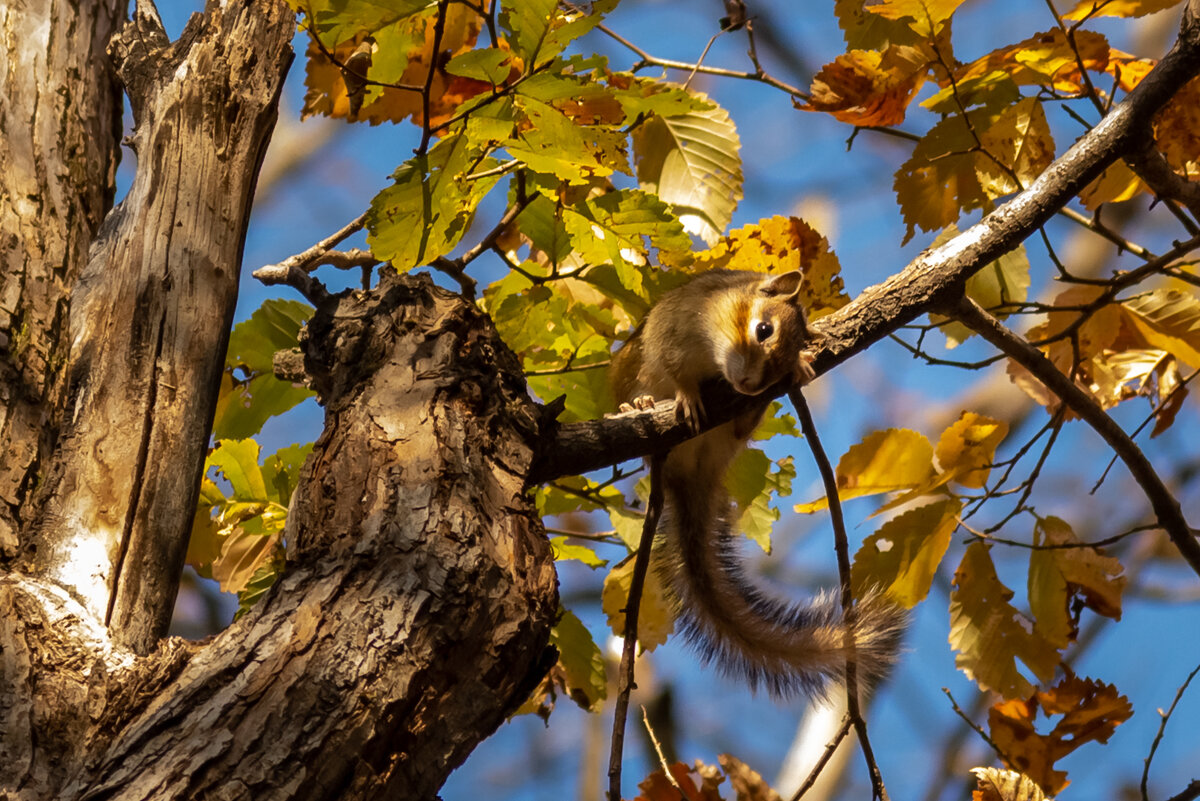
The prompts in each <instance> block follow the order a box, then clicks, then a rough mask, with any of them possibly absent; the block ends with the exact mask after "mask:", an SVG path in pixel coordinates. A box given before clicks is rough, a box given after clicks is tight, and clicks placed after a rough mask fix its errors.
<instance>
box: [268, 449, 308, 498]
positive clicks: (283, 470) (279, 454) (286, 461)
mask: <svg viewBox="0 0 1200 801" xmlns="http://www.w3.org/2000/svg"><path fill="white" fill-rule="evenodd" d="M310 453H312V443H311V442H308V443H305V444H303V445H300V444H297V445H289V446H287V447H286V448H280V449H279V450H277V451H275V453H273V454H271V455H270V456H268V457H267V458H266V459H264V460H263V464H262V476H263V484H264V485H265V486H266V487H267V488H268V496H269V497H270V498H271V500H274V501H276V502H278V503H279V504H281V505H282V506H285V507H286V506H287V505H288V503H289V502H290V501H291V499H292V492H293V491H294V490H295V489H296V485H297V484H298V483H299V480H300V468H301V467H303V466H304V460H305V459H307V458H308V455H309V454H310Z"/></svg>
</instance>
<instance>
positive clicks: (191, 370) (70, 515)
mask: <svg viewBox="0 0 1200 801" xmlns="http://www.w3.org/2000/svg"><path fill="white" fill-rule="evenodd" d="M293 32H294V14H293V12H292V11H291V9H290V8H289V7H288V6H287V5H286V4H284V3H283V2H282V1H281V0H261V2H255V1H254V0H237V1H236V2H226V3H220V4H218V3H210V4H209V6H208V9H207V11H206V13H205V14H204V15H194V16H193V17H192V19H191V21H190V22H189V23H188V26H187V28H186V29H185V30H184V32H183V34H182V35H181V36H180V38H179V40H178V41H177V42H175V43H174V44H170V43H169V42H168V41H167V36H166V34H165V33H164V32H163V30H162V27H161V23H160V22H159V21H158V17H157V14H156V13H155V12H154V9H153V6H152V5H150V4H149V3H147V2H139V3H138V7H137V11H136V13H135V15H134V19H133V20H132V21H131V22H130V23H129V24H128V25H127V26H126V27H125V28H124V29H123V30H122V31H121V34H120V35H119V36H118V37H116V38H115V39H114V40H113V42H112V43H111V45H110V52H111V53H112V55H113V57H114V60H115V61H116V62H117V65H118V70H119V73H120V75H121V77H122V80H123V81H124V82H125V85H126V86H127V88H128V89H129V92H130V100H131V103H132V105H133V108H134V112H135V117H136V119H137V128H136V130H135V132H134V134H133V136H132V138H131V142H132V146H133V148H134V149H135V150H136V151H137V153H138V156H139V158H138V170H137V175H136V177H135V178H134V182H133V186H132V187H131V188H130V190H129V194H128V196H127V197H126V199H125V200H124V202H123V203H122V204H121V206H120V207H119V208H118V209H117V210H115V211H114V212H113V213H112V214H110V215H109V216H108V218H107V219H106V220H105V222H104V225H103V226H102V227H101V230H100V233H99V235H98V238H97V240H96V241H95V242H94V243H93V244H92V247H91V251H90V255H89V261H88V265H87V268H86V270H85V271H84V273H83V276H82V277H81V278H80V282H79V286H78V287H77V290H76V292H75V293H74V295H73V296H72V298H71V311H70V327H71V351H70V363H71V369H72V374H71V377H70V382H71V383H70V388H69V391H70V395H71V398H72V407H73V408H72V418H71V423H70V427H69V429H68V430H67V431H66V432H65V434H64V441H63V444H62V447H61V448H59V449H58V451H57V452H56V453H55V461H54V463H53V464H52V465H51V468H50V470H49V474H50V477H49V481H48V487H49V500H48V502H47V508H46V512H45V514H44V516H43V520H42V525H41V526H40V529H39V531H38V533H37V537H36V539H35V540H34V542H33V543H32V547H31V548H30V549H29V557H28V560H27V562H26V565H25V567H26V568H27V569H28V570H29V571H30V572H32V573H35V574H39V575H44V576H47V577H50V578H52V579H53V580H55V581H57V582H59V583H60V584H61V585H62V586H64V587H66V588H68V589H69V591H70V592H71V593H72V594H74V595H75V596H76V597H77V598H79V599H80V600H81V602H82V603H83V604H84V605H85V607H87V608H88V609H89V610H90V612H91V613H92V614H93V615H95V616H96V618H97V619H98V620H102V621H104V622H105V623H106V624H108V625H109V627H110V629H111V630H112V632H113V634H114V636H115V637H116V638H117V640H118V641H119V642H121V643H123V644H125V645H128V646H129V647H131V648H133V649H134V650H136V651H138V652H140V653H146V652H148V651H149V650H150V649H151V648H153V647H154V645H155V644H156V643H157V642H158V640H159V639H160V638H161V637H162V636H163V635H164V634H165V632H166V629H167V624H168V622H169V621H170V617H171V611H172V609H173V607H174V603H175V593H176V590H177V588H178V582H179V574H180V572H181V571H182V569H183V559H184V555H185V552H186V547H187V537H188V533H189V531H190V528H191V521H192V515H193V513H194V510H195V505H196V496H197V493H198V491H199V480H200V472H201V470H202V469H203V464H204V455H205V452H206V450H207V447H208V436H209V429H210V427H211V425H212V416H213V410H214V408H215V406H216V400H217V392H218V387H219V381H218V378H219V375H220V371H221V368H222V367H223V365H224V360H225V346H226V342H227V339H228V331H229V326H230V323H231V321H232V318H233V311H234V305H235V303H236V301H237V290H238V274H239V271H240V267H241V256H242V245H243V242H244V239H245V232H246V225H247V221H248V219H249V213H250V202H251V199H252V197H253V195H254V184H255V176H256V175H257V172H258V167H259V165H260V164H261V162H262V157H263V153H264V152H265V150H266V145H267V141H268V140H269V138H270V133H271V129H272V127H273V126H274V123H275V115H276V109H277V103H278V97H279V92H280V90H281V88H282V85H283V77H284V75H285V74H286V72H287V67H288V65H289V64H290V62H291V59H292V48H291V39H292V35H293Z"/></svg>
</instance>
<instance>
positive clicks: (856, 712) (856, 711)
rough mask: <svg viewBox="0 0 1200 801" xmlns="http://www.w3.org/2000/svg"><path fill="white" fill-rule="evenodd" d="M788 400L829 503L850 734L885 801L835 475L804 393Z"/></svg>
mask: <svg viewBox="0 0 1200 801" xmlns="http://www.w3.org/2000/svg"><path fill="white" fill-rule="evenodd" d="M788 397H789V398H791V401H792V406H793V407H794V408H795V410H796V416H797V417H798V418H799V420H800V430H801V431H802V432H803V433H804V438H805V439H806V440H807V441H808V447H809V448H810V449H811V450H812V455H813V460H814V461H815V462H816V463H817V469H818V471H819V472H820V473H821V480H822V481H823V482H824V484H825V495H826V497H827V498H828V501H829V519H830V521H831V522H832V524H833V541H834V549H835V550H836V551H837V561H838V575H839V576H840V577H841V589H842V615H843V622H844V625H845V630H846V634H845V644H846V645H845V647H846V711H847V713H848V715H849V718H850V721H851V722H852V723H853V724H854V731H855V733H856V734H858V744H859V746H860V747H861V748H862V752H863V758H864V759H865V760H866V762H867V772H868V773H869V774H870V776H871V797H872V798H874V799H877V801H888V794H887V788H886V787H884V785H883V774H881V773H880V771H879V764H878V763H877V762H876V761H875V752H874V751H873V750H872V749H871V741H870V738H869V737H868V736H867V721H866V719H864V718H863V715H862V708H861V706H860V704H859V701H858V671H857V664H856V659H855V655H854V645H855V642H854V638H855V633H854V632H855V628H856V626H855V611H856V610H855V609H854V588H853V586H852V584H851V581H850V544H849V540H848V539H847V537H846V521H845V518H844V517H843V516H842V503H841V500H840V499H839V497H838V485H837V476H836V475H835V474H834V472H833V465H832V464H830V462H829V457H828V456H827V455H826V453H825V448H824V447H823V446H822V445H821V439H820V437H819V436H818V435H817V425H816V423H815V422H814V421H813V417H812V412H811V411H809V408H808V402H807V401H806V400H805V399H804V393H803V392H801V391H800V387H799V386H794V387H792V389H790V390H789V391H788Z"/></svg>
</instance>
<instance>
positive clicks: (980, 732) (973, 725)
mask: <svg viewBox="0 0 1200 801" xmlns="http://www.w3.org/2000/svg"><path fill="white" fill-rule="evenodd" d="M942 692H944V693H945V694H946V697H947V698H949V699H950V705H951V706H952V707H954V714H956V715H958V716H959V717H960V718H962V720H963V723H966V724H967V725H968V726H970V727H971V728H972V729H973V730H974V731H975V733H976V734H978V735H979V736H980V738H982V740H983V741H984V742H985V743H987V744H988V745H990V746H991V747H992V750H993V751H995V752H996V756H998V757H1000V759H1002V760H1004V761H1005V762H1008V757H1006V756H1005V755H1004V752H1003V751H1001V750H1000V746H998V745H996V742H995V740H993V739H992V738H991V737H989V736H988V733H987V732H985V731H984V730H983V727H981V726H979V725H978V724H976V723H975V721H973V720H971V718H970V716H969V715H967V713H966V712H963V711H962V707H960V706H959V705H958V701H955V700H954V696H953V695H951V694H950V688H949V687H943V688H942Z"/></svg>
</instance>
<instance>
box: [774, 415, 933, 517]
mask: <svg viewBox="0 0 1200 801" xmlns="http://www.w3.org/2000/svg"><path fill="white" fill-rule="evenodd" d="M933 475H934V471H933V446H932V445H930V444H929V440H928V439H926V438H925V436H924V435H922V434H920V433H918V432H916V431H910V430H908V429H904V428H889V429H886V430H883V431H875V432H873V433H871V434H868V435H867V436H866V437H864V438H863V440H862V442H859V443H858V444H857V445H852V446H851V447H850V450H848V451H846V453H845V455H844V456H842V458H841V459H840V460H839V461H838V466H837V482H838V496H839V498H841V500H843V501H844V500H847V499H848V498H858V497H861V496H863V495H878V494H879V493H882V492H895V491H896V490H904V489H911V488H912V487H915V486H918V485H920V484H923V483H924V482H925V481H927V480H928V479H929V478H930V477H931V476H933ZM827 505H828V499H826V498H820V499H818V500H815V501H813V502H811V503H806V504H799V505H797V506H796V511H797V512H803V513H805V514H811V513H812V512H816V511H819V510H821V509H824V508H825V507H826V506H827Z"/></svg>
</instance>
